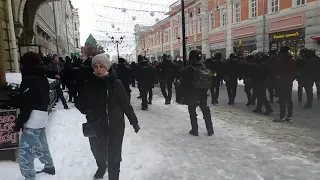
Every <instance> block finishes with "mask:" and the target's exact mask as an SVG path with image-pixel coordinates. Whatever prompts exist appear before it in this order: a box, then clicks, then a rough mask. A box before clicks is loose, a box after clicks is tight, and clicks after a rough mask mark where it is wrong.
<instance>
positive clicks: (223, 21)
mask: <svg viewBox="0 0 320 180" xmlns="http://www.w3.org/2000/svg"><path fill="white" fill-rule="evenodd" d="M220 18H221V19H220V22H221V23H220V26H221V27H225V26H226V25H227V13H226V9H224V8H223V9H220Z"/></svg>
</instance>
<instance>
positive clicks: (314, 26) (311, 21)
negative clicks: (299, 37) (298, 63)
mask: <svg viewBox="0 0 320 180" xmlns="http://www.w3.org/2000/svg"><path fill="white" fill-rule="evenodd" d="M305 20H306V21H305V27H306V29H305V34H306V37H305V43H306V44H305V47H306V48H310V49H315V50H316V53H317V54H318V55H320V45H319V44H317V41H315V40H312V39H311V36H314V35H319V30H320V7H319V8H317V9H313V10H309V11H306V13H305Z"/></svg>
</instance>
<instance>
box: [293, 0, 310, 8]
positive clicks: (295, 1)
mask: <svg viewBox="0 0 320 180" xmlns="http://www.w3.org/2000/svg"><path fill="white" fill-rule="evenodd" d="M292 1H293V2H292V4H293V7H299V6H304V5H306V4H307V3H308V0H292ZM298 1H304V4H299V5H298Z"/></svg>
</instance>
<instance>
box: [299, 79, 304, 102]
mask: <svg viewBox="0 0 320 180" xmlns="http://www.w3.org/2000/svg"><path fill="white" fill-rule="evenodd" d="M302 97H303V83H302V82H301V81H298V101H299V102H302Z"/></svg>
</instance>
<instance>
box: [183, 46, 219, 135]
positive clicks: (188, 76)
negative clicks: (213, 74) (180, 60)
mask: <svg viewBox="0 0 320 180" xmlns="http://www.w3.org/2000/svg"><path fill="white" fill-rule="evenodd" d="M189 62H190V65H188V66H187V67H185V68H184V69H183V70H182V79H181V86H182V88H183V90H184V91H183V92H184V99H185V103H186V104H187V105H188V110H189V115H190V121H191V130H190V131H189V134H191V135H193V136H198V135H199V132H198V122H197V121H198V120H197V113H196V108H197V106H200V109H201V111H202V113H203V119H204V121H205V124H206V128H207V132H208V135H209V136H212V135H213V134H214V131H213V126H212V119H211V114H210V109H209V107H208V105H207V91H208V89H209V88H208V89H198V88H197V87H195V86H194V84H193V80H194V75H195V69H205V68H206V67H205V65H204V64H203V63H202V55H201V51H200V50H198V49H194V50H192V51H190V53H189Z"/></svg>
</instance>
